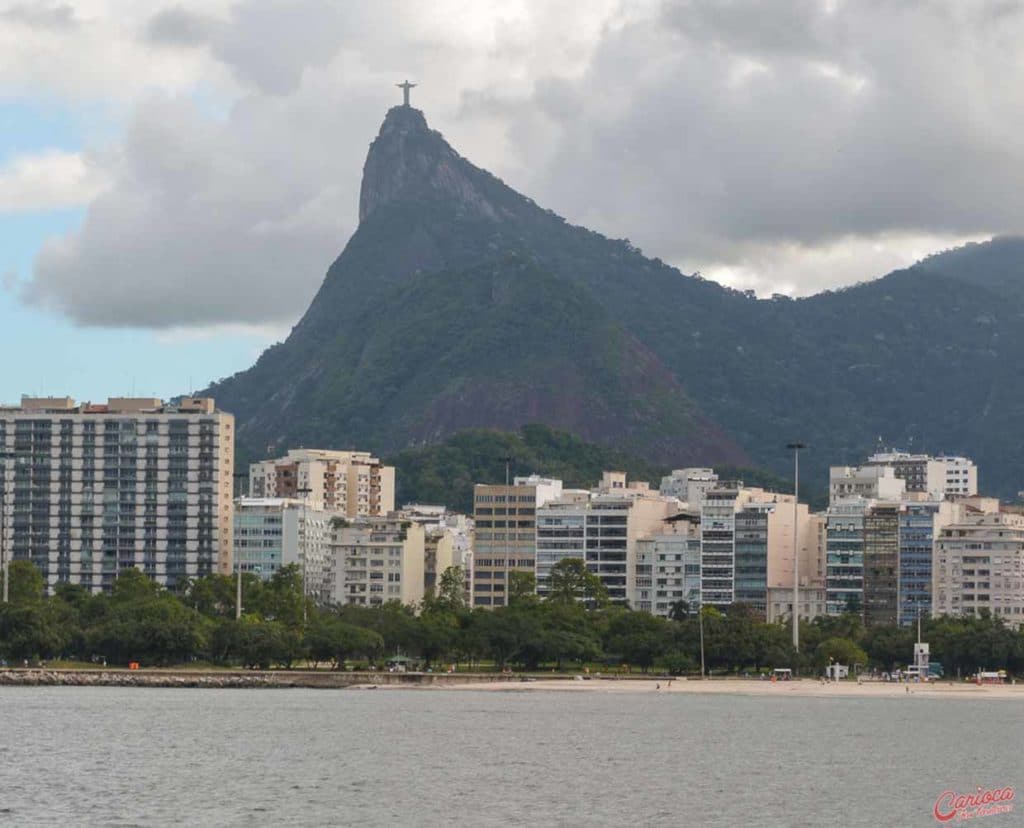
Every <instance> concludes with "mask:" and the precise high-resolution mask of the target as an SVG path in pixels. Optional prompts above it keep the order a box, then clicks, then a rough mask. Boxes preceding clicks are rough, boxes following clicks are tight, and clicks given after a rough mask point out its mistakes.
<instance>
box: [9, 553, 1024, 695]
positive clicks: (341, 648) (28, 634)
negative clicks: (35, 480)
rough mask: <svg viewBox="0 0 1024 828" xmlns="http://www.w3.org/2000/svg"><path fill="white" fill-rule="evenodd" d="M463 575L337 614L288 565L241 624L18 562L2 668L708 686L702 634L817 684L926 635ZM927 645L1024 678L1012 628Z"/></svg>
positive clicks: (899, 662) (960, 627)
mask: <svg viewBox="0 0 1024 828" xmlns="http://www.w3.org/2000/svg"><path fill="white" fill-rule="evenodd" d="M463 578H464V574H463V573H462V571H461V570H459V569H458V568H453V569H451V570H449V571H447V572H445V573H443V575H442V577H441V579H440V583H439V585H438V590H437V593H436V594H435V595H430V596H429V597H428V598H427V599H425V600H424V601H423V602H422V604H421V605H420V606H419V607H416V608H415V609H414V608H410V607H404V606H402V605H400V604H397V603H390V604H385V605H384V606H382V607H360V606H342V607H325V606H319V605H317V604H316V603H314V602H313V601H311V600H310V599H308V598H303V595H302V575H301V572H300V571H299V569H298V568H297V567H295V566H288V567H284V568H283V569H281V570H280V571H279V572H277V573H276V574H275V576H274V577H273V578H272V579H270V580H269V581H267V582H262V581H260V580H259V579H258V578H256V577H255V576H244V578H243V595H244V600H243V614H242V617H241V618H240V619H237V620H236V618H235V590H236V582H235V580H234V578H231V577H226V576H222V575H210V576H207V577H204V578H200V579H197V580H194V581H191V582H190V583H189V584H188V585H187V587H186V588H185V589H184V590H182V591H181V592H180V593H175V592H171V591H168V590H165V589H162V588H160V587H158V586H157V585H156V584H155V583H154V582H153V581H151V580H150V579H149V578H147V577H146V576H145V575H143V574H142V573H141V572H139V571H138V570H136V569H126V570H124V571H122V572H121V573H120V575H119V577H118V578H117V581H116V582H115V584H114V588H113V590H112V592H111V593H110V594H109V595H105V594H98V595H93V594H90V593H89V592H88V591H86V590H85V589H83V588H82V587H80V586H76V585H72V584H61V585H59V586H58V587H57V588H56V590H55V591H54V594H53V595H52V596H49V597H46V596H45V595H44V589H43V580H42V577H41V575H40V573H39V571H38V570H37V569H36V568H35V567H34V566H33V565H32V564H31V563H28V562H25V561H15V562H13V563H12V564H11V565H10V579H11V583H10V598H9V602H8V603H7V604H6V605H3V606H2V607H0V656H2V657H3V659H4V660H5V661H6V662H7V663H8V664H10V665H20V664H22V663H24V662H25V661H29V662H31V663H36V662H38V661H39V660H53V659H63V660H72V661H88V662H103V661H105V662H107V663H108V664H110V665H111V666H113V665H126V664H128V663H130V662H132V661H137V662H139V663H141V664H142V665H143V666H161V665H178V664H187V663H189V662H194V661H203V662H208V663H215V664H223V665H225V666H243V667H261V668H268V667H274V666H276V667H283V668H289V667H294V666H296V665H298V664H303V665H314V666H320V667H328V666H329V667H332V668H335V669H340V668H343V667H344V666H346V665H348V666H351V665H353V664H355V665H357V666H358V665H367V666H369V665H375V666H380V665H382V664H383V663H384V661H385V660H387V659H389V658H391V657H393V656H394V655H395V654H401V655H402V656H404V657H406V658H411V659H415V660H417V661H418V662H419V663H420V664H421V665H422V666H423V667H424V668H433V669H438V668H439V667H440V666H442V665H444V666H445V667H447V665H451V664H456V665H459V666H460V667H462V668H465V667H470V668H477V669H496V670H501V669H504V668H505V667H512V668H516V669H523V670H549V669H573V670H576V669H580V668H581V667H582V666H583V665H591V666H596V667H598V668H599V669H601V668H604V669H624V668H625V667H626V666H628V667H629V668H630V669H632V670H638V671H647V670H651V669H656V670H658V671H664V672H670V673H673V674H676V675H679V674H694V673H699V670H700V639H701V627H702V626H703V638H704V657H705V665H706V668H707V669H708V670H709V671H712V672H713V673H714V674H715V675H722V674H725V673H737V672H750V671H758V670H765V669H768V668H772V667H791V668H794V669H798V670H800V671H802V672H803V674H805V675H811V674H820V673H821V672H822V671H823V669H824V667H825V665H826V664H827V663H828V662H829V660H830V659H831V660H834V661H838V662H840V663H842V664H847V665H853V664H860V665H862V668H863V669H872V668H874V669H878V670H892V669H894V668H896V667H898V666H905V665H906V664H907V663H908V661H909V660H910V658H911V654H912V645H913V641H914V636H915V634H916V631H915V630H910V629H906V628H900V627H896V626H872V627H869V628H865V627H864V626H863V625H862V623H861V621H860V618H859V617H858V616H856V615H852V614H851V615H844V616H839V617H830V618H819V619H817V620H815V621H814V622H811V623H805V624H803V625H802V626H801V649H800V652H799V653H795V652H794V650H793V648H792V644H791V632H790V629H789V627H788V626H785V625H782V624H766V623H764V622H762V621H759V620H757V619H756V618H754V617H752V615H751V613H750V612H749V610H748V609H747V608H745V607H744V606H743V605H735V606H733V607H729V608H727V609H726V610H725V611H724V612H723V611H719V610H717V609H713V608H711V607H705V608H704V610H703V624H701V623H700V619H699V618H698V617H697V614H696V608H695V607H688V606H687V605H686V604H685V603H683V602H680V603H678V604H677V605H675V606H674V607H673V613H672V617H671V618H669V619H663V618H657V617H654V616H652V615H650V614H648V613H646V612H640V611H633V610H631V609H629V608H628V607H623V606H618V605H614V604H611V603H609V602H608V600H607V598H606V596H605V595H604V593H603V590H602V587H601V584H600V582H599V581H598V580H597V579H596V578H595V577H593V576H591V575H589V573H587V571H586V569H585V567H584V566H583V564H582V561H577V560H569V561H563V562H562V563H561V564H559V565H558V566H556V567H555V571H554V572H553V573H552V578H551V581H550V585H551V591H550V595H549V596H548V597H547V598H545V599H544V600H541V599H539V598H538V597H537V596H536V595H535V594H534V590H533V579H532V576H530V575H528V574H523V573H513V576H512V579H511V584H510V587H511V589H510V595H511V599H510V605H509V606H507V607H501V608H497V609H494V610H482V609H477V610H472V609H469V608H468V607H467V606H466V604H465V601H464V598H463ZM923 633H924V639H925V640H926V641H928V642H929V643H930V645H931V653H932V658H933V660H938V661H941V662H942V663H943V665H944V667H945V670H946V674H947V675H948V676H956V675H963V676H968V675H971V674H972V673H974V672H976V671H977V670H979V669H999V668H1005V669H1007V670H1009V671H1010V672H1011V673H1020V672H1024V633H1021V632H1018V631H1014V630H1011V629H1009V628H1008V627H1006V626H1005V625H1004V623H1003V622H1002V620H1001V619H997V618H989V617H981V618H950V617H943V618H937V619H927V620H924V621H923Z"/></svg>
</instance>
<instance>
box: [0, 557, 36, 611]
mask: <svg viewBox="0 0 1024 828" xmlns="http://www.w3.org/2000/svg"><path fill="white" fill-rule="evenodd" d="M7 571H8V573H9V576H10V579H11V586H10V589H9V590H8V596H7V600H8V601H9V603H11V604H12V605H14V606H25V605H28V604H39V603H41V602H42V600H43V592H44V589H45V582H44V581H43V575H42V573H41V572H40V571H39V569H38V568H37V567H36V565H35V564H33V563H31V562H30V561H11V562H10V563H9V564H8V565H7ZM2 577H3V575H2V573H0V578H2ZM0 583H2V581H0Z"/></svg>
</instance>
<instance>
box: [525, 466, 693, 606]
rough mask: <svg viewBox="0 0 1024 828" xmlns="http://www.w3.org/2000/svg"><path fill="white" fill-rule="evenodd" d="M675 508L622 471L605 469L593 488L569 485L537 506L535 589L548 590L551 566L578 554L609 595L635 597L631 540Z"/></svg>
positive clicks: (633, 543) (543, 593) (544, 592)
mask: <svg viewBox="0 0 1024 828" xmlns="http://www.w3.org/2000/svg"><path fill="white" fill-rule="evenodd" d="M678 511H679V501H678V500H677V499H676V498H674V497H663V496H661V495H660V494H658V493H657V492H653V491H651V490H650V487H649V486H648V484H646V483H633V484H627V481H626V475H625V474H624V473H622V472H605V473H604V475H603V476H602V479H601V484H600V485H599V486H598V487H597V488H596V489H594V490H593V491H589V492H588V491H583V490H570V491H567V492H565V493H564V494H563V497H561V498H557V499H555V500H552V501H549V502H548V503H546V504H545V505H544V506H541V507H539V508H538V509H537V566H536V571H535V574H536V577H537V594H538V595H540V596H541V597H544V596H546V595H547V594H548V582H549V578H550V575H551V569H552V567H553V566H555V564H557V563H558V562H559V561H562V560H565V559H566V558H580V559H582V560H583V561H585V562H586V565H587V569H588V570H589V571H590V572H592V573H593V574H595V575H597V576H598V577H599V578H600V579H601V582H602V583H603V584H604V586H605V587H606V588H607V590H608V596H609V598H610V599H611V600H612V601H629V602H630V603H632V602H633V601H634V600H635V599H636V577H637V576H636V564H637V560H636V543H637V540H638V539H639V538H641V537H645V536H647V535H650V534H652V533H653V532H656V531H658V530H659V529H660V528H661V527H662V524H663V523H664V521H665V520H666V519H667V518H669V517H671V516H672V515H674V514H676V513H677V512H678Z"/></svg>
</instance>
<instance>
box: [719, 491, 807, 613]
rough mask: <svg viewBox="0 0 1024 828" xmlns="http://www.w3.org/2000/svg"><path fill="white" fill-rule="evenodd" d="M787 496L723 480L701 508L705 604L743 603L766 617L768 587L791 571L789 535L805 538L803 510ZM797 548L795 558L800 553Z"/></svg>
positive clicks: (805, 515)
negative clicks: (796, 533)
mask: <svg viewBox="0 0 1024 828" xmlns="http://www.w3.org/2000/svg"><path fill="white" fill-rule="evenodd" d="M795 511H796V514H795V515H794V506H793V495H785V494H777V493H773V492H766V491H764V490H763V489H758V488H747V487H744V485H743V483H742V482H741V481H733V482H723V483H720V484H719V485H718V486H717V487H716V488H714V489H711V490H709V491H708V492H707V493H706V495H705V497H704V502H703V505H702V507H701V513H700V514H701V523H700V531H701V596H702V600H703V602H704V603H705V604H712V605H717V606H722V607H725V606H728V605H730V604H733V603H744V604H747V605H749V606H750V607H752V608H753V610H754V611H755V612H756V613H758V614H759V615H761V616H763V617H764V616H766V615H767V601H768V595H767V589H768V585H769V583H777V582H779V581H780V580H785V577H786V576H785V574H784V573H788V575H789V582H790V584H791V583H792V573H793V533H794V532H799V533H800V534H801V536H805V535H806V533H807V531H808V528H807V527H808V510H807V506H806V505H805V504H800V505H799V506H798V507H797V509H796V510H795ZM801 546H802V547H804V548H805V547H806V546H807V541H806V540H804V541H803V542H802V544H798V554H803V555H806V552H805V551H801V548H800V547H801Z"/></svg>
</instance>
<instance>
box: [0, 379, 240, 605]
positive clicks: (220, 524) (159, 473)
mask: <svg viewBox="0 0 1024 828" xmlns="http://www.w3.org/2000/svg"><path fill="white" fill-rule="evenodd" d="M233 471H234V418H233V417H232V416H231V415H230V414H227V413H225V412H223V411H218V410H217V409H216V408H215V406H214V401H213V400H212V399H209V398H200V399H191V398H189V399H183V400H181V401H179V402H178V403H176V404H171V403H164V402H162V401H161V400H158V399H152V398H111V399H109V400H108V401H107V402H106V403H105V404H91V403H84V404H81V405H78V404H76V403H75V401H74V400H72V399H70V398H66V397H58V398H54V397H45V398H33V397H23V398H22V401H21V404H20V405H17V406H6V407H0V509H3V510H4V520H3V521H2V523H3V527H4V532H3V537H2V538H0V545H2V546H3V547H4V549H5V550H9V551H10V554H11V558H12V559H13V560H27V561H31V562H32V563H33V564H35V565H36V567H37V568H38V569H39V570H40V572H41V573H42V575H43V579H44V581H45V583H46V587H47V589H48V590H52V589H53V588H54V587H55V586H56V585H57V584H58V583H73V584H81V585H82V586H84V587H85V588H87V589H89V590H90V591H92V592H99V591H101V590H109V589H110V588H111V587H112V586H113V583H114V581H115V580H116V578H117V575H118V573H119V572H120V571H121V570H123V569H125V568H127V567H135V568H138V569H140V570H142V571H143V572H145V573H146V574H147V575H149V576H150V577H151V578H153V579H154V580H155V581H157V582H158V583H160V584H161V585H163V586H167V587H170V588H177V587H180V586H183V585H184V584H185V583H186V582H187V581H188V579H190V578H195V577H200V576H203V575H207V574H210V573H213V572H221V573H223V574H227V573H230V572H231V555H232V528H233V527H232V511H233V507H232V496H231V495H232V474H233Z"/></svg>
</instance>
